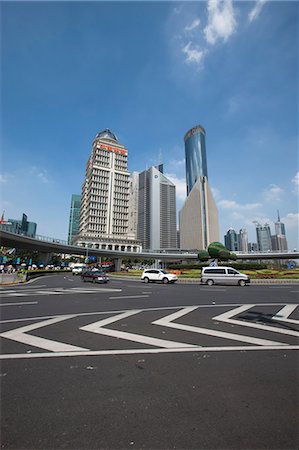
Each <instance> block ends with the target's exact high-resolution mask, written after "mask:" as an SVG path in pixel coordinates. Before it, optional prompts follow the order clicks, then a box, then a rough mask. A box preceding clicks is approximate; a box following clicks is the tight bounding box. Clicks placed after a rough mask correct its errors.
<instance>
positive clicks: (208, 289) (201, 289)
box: [199, 288, 227, 292]
mask: <svg viewBox="0 0 299 450" xmlns="http://www.w3.org/2000/svg"><path fill="white" fill-rule="evenodd" d="M199 290H200V291H209V292H210V291H211V292H226V291H227V289H221V288H220V289H217V288H216V289H215V288H199Z"/></svg>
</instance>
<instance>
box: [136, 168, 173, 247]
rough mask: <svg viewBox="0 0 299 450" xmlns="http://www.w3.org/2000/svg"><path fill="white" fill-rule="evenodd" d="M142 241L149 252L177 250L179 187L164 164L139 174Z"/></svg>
mask: <svg viewBox="0 0 299 450" xmlns="http://www.w3.org/2000/svg"><path fill="white" fill-rule="evenodd" d="M138 239H139V240H141V241H142V244H143V247H144V248H146V249H151V250H159V249H163V248H176V247H177V229H176V203H175V185H174V184H173V183H172V182H171V181H170V180H168V178H166V177H165V175H163V165H162V164H161V165H159V166H157V167H155V166H153V167H151V168H150V169H148V170H145V171H144V172H142V173H140V174H139V193H138Z"/></svg>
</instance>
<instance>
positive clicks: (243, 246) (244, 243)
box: [238, 228, 248, 253]
mask: <svg viewBox="0 0 299 450" xmlns="http://www.w3.org/2000/svg"><path fill="white" fill-rule="evenodd" d="M238 242H239V251H240V252H245V253H247V252H248V234H247V230H246V229H245V228H242V229H241V230H240V231H239V234H238Z"/></svg>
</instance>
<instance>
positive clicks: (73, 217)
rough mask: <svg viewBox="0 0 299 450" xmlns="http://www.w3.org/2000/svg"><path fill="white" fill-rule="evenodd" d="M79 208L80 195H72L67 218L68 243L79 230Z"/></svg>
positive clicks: (71, 241) (70, 242)
mask: <svg viewBox="0 0 299 450" xmlns="http://www.w3.org/2000/svg"><path fill="white" fill-rule="evenodd" d="M80 209H81V195H76V194H73V195H72V199H71V208H70V218H69V231H68V239H67V242H68V244H70V245H71V244H72V243H73V240H74V237H75V236H77V235H78V234H79V231H80Z"/></svg>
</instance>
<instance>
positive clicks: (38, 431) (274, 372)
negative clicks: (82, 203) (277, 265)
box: [0, 274, 299, 450]
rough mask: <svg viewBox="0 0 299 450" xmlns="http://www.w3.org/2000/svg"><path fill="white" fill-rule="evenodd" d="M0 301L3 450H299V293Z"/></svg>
mask: <svg viewBox="0 0 299 450" xmlns="http://www.w3.org/2000/svg"><path fill="white" fill-rule="evenodd" d="M0 292H1V303H0V311H1V331H0V333H1V373H0V378H1V405H2V406H1V448H6V449H130V448H133V449H134V448H135V449H219V450H220V449H271V450H273V449H297V448H299V433H298V419H299V391H298V375H299V364H298V362H299V358H298V355H299V353H298V349H299V342H298V341H299V340H298V337H299V308H298V307H297V305H298V293H299V287H298V286H296V285H281V286H279V285H271V286H254V285H252V286H248V287H244V288H241V287H234V286H233V287H227V286H213V287H206V286H200V285H191V284H190V285H180V284H175V285H162V284H148V285H146V284H143V283H140V282H139V281H129V280H126V281H121V280H111V281H110V282H109V284H107V285H94V284H91V283H83V282H82V281H81V280H80V278H78V277H73V276H72V275H69V274H63V275H55V276H48V277H44V278H39V279H36V280H34V281H33V282H31V283H29V284H26V285H22V286H11V287H7V286H6V287H2V288H1V291H0Z"/></svg>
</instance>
